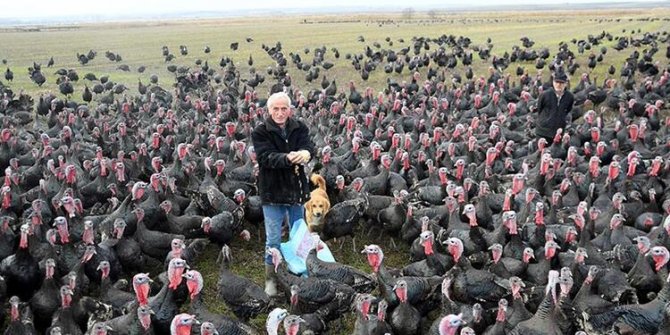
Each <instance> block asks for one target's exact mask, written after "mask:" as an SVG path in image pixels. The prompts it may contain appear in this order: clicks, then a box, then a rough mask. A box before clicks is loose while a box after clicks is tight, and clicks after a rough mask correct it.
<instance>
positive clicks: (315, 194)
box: [305, 174, 330, 232]
mask: <svg viewBox="0 0 670 335" xmlns="http://www.w3.org/2000/svg"><path fill="white" fill-rule="evenodd" d="M310 180H311V181H312V183H313V184H315V185H317V186H318V187H317V188H316V189H314V190H313V191H312V193H310V195H311V199H310V200H309V201H308V202H307V203H305V221H306V222H307V226H308V227H309V231H311V232H315V231H319V230H320V229H321V227H322V225H323V218H324V217H325V216H326V213H328V211H329V210H330V199H329V198H328V194H326V180H325V179H323V177H322V176H321V175H318V174H312V176H311V177H310Z"/></svg>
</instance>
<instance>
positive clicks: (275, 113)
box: [269, 99, 291, 126]
mask: <svg viewBox="0 0 670 335" xmlns="http://www.w3.org/2000/svg"><path fill="white" fill-rule="evenodd" d="M269 112H270V116H271V117H272V121H274V122H275V123H276V124H277V125H278V126H283V125H284V124H285V123H286V120H288V118H289V117H291V107H289V105H288V104H287V102H286V100H284V99H277V100H275V101H274V102H273V104H272V106H270V110H269Z"/></svg>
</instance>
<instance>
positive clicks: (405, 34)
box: [0, 8, 670, 334]
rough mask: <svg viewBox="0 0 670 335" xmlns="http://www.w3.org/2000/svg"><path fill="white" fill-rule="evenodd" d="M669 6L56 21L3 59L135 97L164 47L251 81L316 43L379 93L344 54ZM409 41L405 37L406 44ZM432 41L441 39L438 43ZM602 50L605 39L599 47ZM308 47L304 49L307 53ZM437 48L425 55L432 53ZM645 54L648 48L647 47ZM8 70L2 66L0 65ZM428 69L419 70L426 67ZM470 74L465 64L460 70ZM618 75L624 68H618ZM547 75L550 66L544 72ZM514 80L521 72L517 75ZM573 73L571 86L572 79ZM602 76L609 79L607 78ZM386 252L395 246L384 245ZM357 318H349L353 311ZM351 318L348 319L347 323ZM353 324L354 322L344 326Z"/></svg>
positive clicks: (24, 77) (246, 269)
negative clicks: (116, 86)
mask: <svg viewBox="0 0 670 335" xmlns="http://www.w3.org/2000/svg"><path fill="white" fill-rule="evenodd" d="M667 17H670V9H667V8H663V9H655V10H625V11H624V10H616V11H615V10H612V11H605V12H603V11H583V12H563V11H550V12H528V13H518V12H501V13H480V12H476V13H458V14H452V13H438V15H437V17H436V18H434V19H431V18H429V17H428V16H426V15H425V14H422V13H416V14H415V15H414V18H413V19H412V20H407V19H405V18H403V17H402V14H400V13H395V14H383V13H379V14H366V15H358V16H347V17H341V16H336V15H333V16H318V17H306V16H305V17H303V16H294V17H279V18H270V17H257V18H239V19H226V20H211V19H208V20H200V21H198V20H189V21H175V22H157V21H155V22H147V23H137V22H133V23H104V24H82V25H63V26H53V27H42V26H39V27H20V28H5V29H0V41H1V43H2V47H0V59H5V60H6V61H7V65H6V67H9V68H11V69H12V71H14V76H15V79H14V81H13V82H12V83H7V82H6V81H5V80H4V78H2V81H3V83H5V84H8V85H9V86H10V87H11V88H12V89H13V90H14V91H19V90H23V91H25V92H27V93H30V94H34V95H37V94H40V93H43V92H47V91H52V92H54V93H56V94H57V95H60V93H58V87H57V85H56V84H55V80H56V78H57V75H55V74H54V72H55V71H56V69H59V68H65V69H76V70H77V72H78V73H79V76H80V77H82V78H83V76H84V75H85V74H86V73H89V72H91V73H94V74H96V76H98V77H100V76H101V75H109V77H110V80H112V81H114V82H118V83H125V84H126V86H128V87H130V88H131V91H130V92H129V93H128V94H136V90H137V82H138V80H141V81H142V82H143V83H145V84H146V83H148V82H149V76H150V75H151V74H157V75H158V76H159V78H160V79H159V84H160V85H163V86H169V85H172V84H174V80H173V79H174V75H173V74H171V73H169V72H168V71H167V70H166V66H167V65H168V63H166V62H165V61H164V59H163V57H162V55H161V47H162V46H163V45H166V46H168V47H169V49H170V51H171V52H172V53H173V54H174V55H175V56H176V59H175V60H173V61H172V62H170V63H169V64H176V65H186V66H190V67H192V68H195V67H196V65H195V64H194V63H195V61H196V60H197V59H200V60H202V61H203V62H204V61H208V63H209V65H210V66H211V67H214V68H216V69H219V70H220V68H219V67H218V64H219V60H220V59H221V57H230V58H232V59H233V60H234V62H235V64H236V65H237V67H238V69H240V73H242V77H243V78H248V77H249V68H250V67H249V65H248V64H247V60H248V58H249V57H250V56H251V57H252V58H253V59H254V65H253V67H254V68H256V69H257V70H258V71H259V72H262V73H265V69H266V68H267V67H274V66H275V64H274V62H273V61H272V60H271V58H270V57H269V56H268V55H267V54H266V53H265V52H264V51H263V50H262V49H261V45H263V44H265V45H269V46H274V45H275V44H276V43H277V42H281V43H282V45H283V49H284V53H285V54H289V53H297V54H300V56H301V57H302V59H303V60H311V59H312V57H313V49H314V48H316V47H322V46H325V47H326V48H327V49H328V50H329V52H328V53H326V55H325V59H326V60H328V61H331V62H333V63H334V64H335V66H334V67H333V68H332V69H331V70H329V71H322V74H325V75H327V77H328V78H329V79H332V78H336V79H337V81H338V84H339V87H340V89H344V88H345V84H346V83H347V82H348V81H350V80H353V81H354V82H355V83H357V84H358V87H365V86H371V87H373V88H374V89H375V90H377V91H378V90H381V89H383V88H384V87H385V85H386V79H387V78H388V77H389V75H387V74H385V73H384V72H383V71H382V70H381V69H380V68H378V69H377V71H375V72H373V73H371V75H370V79H369V80H368V81H367V82H364V81H363V80H362V79H361V77H360V75H359V74H358V73H357V72H356V71H355V70H354V69H353V67H352V65H351V63H350V61H348V60H346V59H345V55H346V54H360V53H363V52H364V48H365V47H366V46H371V47H372V48H374V47H373V46H372V43H373V42H378V43H380V44H381V46H382V48H384V49H393V50H396V51H397V50H400V49H401V48H404V47H406V46H409V45H410V44H411V41H412V38H413V37H415V36H422V37H428V38H437V37H439V36H441V35H443V34H446V35H451V34H453V35H455V36H467V37H469V38H470V39H471V40H472V42H473V43H472V45H473V46H484V45H486V43H487V39H488V38H490V39H491V44H492V45H493V48H492V49H491V54H492V55H502V54H503V53H504V52H505V51H510V50H511V48H512V46H514V45H519V46H520V45H521V42H520V41H519V39H520V38H521V37H524V36H526V37H528V38H530V39H532V40H534V41H535V42H536V43H535V46H534V48H535V49H539V48H541V47H547V48H549V50H550V51H551V52H552V55H553V53H555V52H556V50H557V46H558V43H559V42H561V41H564V42H568V43H570V41H571V40H572V39H573V38H575V39H577V40H581V39H586V38H587V37H588V36H589V35H597V34H599V33H601V32H603V31H605V32H609V33H611V34H612V35H614V36H624V37H628V36H634V37H639V36H641V35H642V34H643V33H645V32H667V31H668V30H670V22H669V21H668V20H667V19H664V18H667ZM359 36H363V37H364V39H365V42H359V41H358V38H359ZM247 37H251V38H252V39H253V41H252V42H246V41H245V38H247ZM387 37H388V38H390V41H392V42H393V45H392V46H390V45H389V43H388V42H387V41H386V40H385V39H386V38H387ZM401 39H402V40H404V43H403V42H399V41H400V40H401ZM233 42H239V49H238V50H236V51H233V50H231V49H230V47H229V46H230V44H231V43H233ZM614 42H615V41H612V42H609V41H605V43H604V46H607V47H608V48H609V47H611V46H612V45H613V43H614ZM179 45H186V46H187V47H188V49H189V53H188V55H187V56H181V55H180V54H179V48H178V47H179ZM205 46H209V47H210V48H211V53H209V54H206V53H204V51H203V49H204V48H205ZM431 46H432V47H435V44H433V45H431ZM601 46H602V45H601ZM601 46H596V47H595V48H594V51H595V52H596V53H599V50H600V47H601ZM333 47H334V48H337V49H338V50H339V52H340V54H341V57H340V58H339V59H335V57H334V54H333V52H331V51H330V50H331V48H333ZM306 48H307V49H309V50H310V52H309V53H305V49H306ZM659 48H660V52H659V54H658V55H657V56H656V57H657V59H659V60H661V62H662V63H663V67H665V66H667V62H668V60H667V58H665V57H664V56H663V55H664V53H665V46H659ZM571 49H572V50H573V51H574V52H575V53H576V52H577V51H576V46H575V45H573V44H571ZM89 50H95V51H97V57H96V58H95V59H94V60H92V61H91V62H90V63H89V64H87V65H85V66H82V65H81V64H79V63H78V61H77V58H76V54H77V53H87V52H88V51H89ZM106 51H111V52H114V53H116V54H119V55H121V56H122V57H123V60H122V61H121V62H111V61H109V60H108V59H106V58H105V56H104V54H105V52H106ZM432 51H433V49H431V50H428V51H427V52H432ZM640 51H642V50H640ZM588 52H589V51H587V53H586V54H583V55H579V56H578V61H579V62H580V64H582V67H581V69H580V71H578V73H581V72H582V71H586V70H588V68H587V67H586V65H585V64H586V63H585V61H586V58H587V55H588ZM631 52H632V49H630V48H629V49H626V50H624V51H622V52H617V51H615V50H613V49H611V48H609V50H608V53H607V54H606V56H605V60H604V61H603V63H602V64H599V65H598V66H597V67H596V69H595V71H594V72H595V73H594V75H596V76H598V78H601V79H602V78H604V77H605V76H606V72H605V71H606V69H607V67H609V64H614V65H615V67H616V68H617V71H618V70H619V69H620V65H621V63H622V61H623V59H625V58H626V57H628V55H629V54H630V53H631ZM50 57H53V58H54V61H55V65H54V68H53V69H46V63H47V60H48V59H49V58H50ZM33 62H37V63H41V64H42V65H43V71H44V73H45V74H46V75H47V83H46V84H45V85H44V86H42V87H41V88H40V87H37V85H35V84H34V83H32V82H31V81H30V79H29V78H28V70H27V68H28V67H29V66H32V64H33ZM122 64H126V65H128V66H130V68H131V71H130V72H123V71H121V70H117V67H118V66H119V65H122ZM489 64H490V60H489V61H482V60H480V59H479V58H478V57H477V55H476V54H475V57H474V64H473V68H474V70H475V73H476V74H482V75H485V72H484V71H485V70H486V69H487V68H488V66H489ZM141 65H144V66H146V67H147V70H146V72H144V73H143V74H140V73H138V72H137V68H138V67H139V66H141ZM517 65H520V66H523V67H525V68H527V69H529V70H530V72H531V73H533V74H534V73H535V68H534V64H533V63H525V64H512V65H511V66H510V67H509V68H508V69H507V71H508V72H511V73H512V74H513V73H514V71H515V69H516V67H517ZM0 69H1V70H2V71H3V72H4V71H5V68H4V66H3V67H0ZM289 69H290V73H291V75H292V77H293V78H294V85H295V86H296V87H298V88H300V89H302V90H303V91H307V90H310V89H312V88H316V87H317V86H318V84H319V83H320V79H321V78H319V79H318V80H316V81H315V82H313V83H307V82H305V80H304V73H303V72H302V71H299V70H297V69H296V68H295V67H294V66H292V65H291V64H289ZM425 70H426V68H423V69H422V71H424V72H425ZM456 71H459V72H461V73H463V69H462V68H460V70H459V68H458V67H457V70H456ZM617 73H618V72H617ZM408 75H409V73H408V71H407V70H405V71H404V72H403V73H402V74H400V75H397V74H393V75H391V76H390V77H391V78H393V79H395V80H397V81H402V80H407V79H408V78H409V76H408ZM544 75H545V77H546V76H548V71H546V70H545V71H544ZM513 78H515V76H514V75H513ZM574 79H576V78H573V82H574V81H575V80H574ZM600 82H602V81H600ZM267 83H268V82H267V81H266V83H265V85H264V86H262V87H261V88H260V89H259V92H260V95H261V96H262V95H264V94H265V93H266V92H267ZM85 84H87V85H88V86H91V85H92V84H91V83H90V82H88V81H87V80H83V79H81V80H79V82H77V83H76V84H75V94H74V95H73V97H72V99H75V100H77V101H80V100H81V92H82V90H83V87H84V85H85ZM387 241H388V238H387V237H384V236H381V237H380V236H377V235H375V236H374V237H372V238H370V237H367V236H360V237H359V239H358V249H359V250H360V249H361V248H362V246H363V244H369V243H378V244H380V245H382V246H383V247H385V246H386V245H388V243H386V242H387ZM232 247H233V257H234V263H235V266H234V271H236V272H237V273H239V274H241V275H245V276H248V277H250V278H253V279H254V280H256V281H257V282H258V283H259V284H261V283H262V282H263V270H262V264H261V256H262V252H263V246H262V243H259V242H257V240H256V239H255V236H254V237H253V238H252V240H251V242H236V243H235V244H234V245H233V246H232ZM387 249H388V248H387ZM217 252H218V250H216V248H215V247H214V246H210V248H209V249H208V251H207V253H206V255H205V256H204V257H203V259H202V261H201V262H199V263H198V264H196V265H195V268H196V269H199V270H200V271H201V272H202V273H203V275H204V276H205V282H206V290H207V294H206V297H207V302H208V304H209V306H210V308H211V309H212V310H215V311H219V312H224V313H227V312H226V310H225V306H224V305H223V304H222V303H220V302H217V301H216V299H215V289H216V288H215V285H216V281H217V272H218V265H217V264H216V263H215V262H214V260H215V259H216V256H217ZM334 253H335V257H336V259H337V260H338V261H340V262H342V263H346V264H351V265H354V266H357V267H359V268H361V269H364V270H366V271H368V270H369V268H368V266H367V264H366V263H365V259H364V257H363V256H362V255H361V254H360V253H359V252H353V251H351V246H350V244H346V245H345V248H344V249H343V250H342V251H335V252H334ZM405 255H406V247H405V246H401V249H400V250H399V251H395V252H393V251H390V250H389V252H387V259H386V262H387V263H388V264H389V266H399V265H401V264H404V263H405V262H406V261H407V257H406V256H405ZM349 318H351V317H349ZM348 321H351V320H348ZM252 324H253V325H254V326H257V327H258V328H262V327H263V324H264V318H262V317H261V318H258V319H256V320H253V321H252ZM346 324H347V325H348V327H350V326H352V324H353V322H346ZM334 333H335V334H349V333H351V329H349V328H346V329H342V330H341V331H336V332H334Z"/></svg>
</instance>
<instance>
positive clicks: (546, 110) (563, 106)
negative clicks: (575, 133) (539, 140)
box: [535, 88, 575, 139]
mask: <svg viewBox="0 0 670 335" xmlns="http://www.w3.org/2000/svg"><path fill="white" fill-rule="evenodd" d="M574 103H575V97H574V95H572V92H570V91H568V90H567V89H566V90H565V91H563V96H562V97H561V100H560V101H559V100H558V97H557V96H556V91H554V89H553V88H551V89H549V90H547V91H545V92H544V93H542V95H541V96H540V98H539V99H538V101H537V112H538V116H537V122H536V128H535V133H536V134H537V136H542V137H544V138H549V139H551V138H553V137H554V135H556V130H557V129H558V128H563V129H565V125H566V120H567V119H570V117H569V115H570V112H571V111H572V105H574ZM570 121H571V120H570Z"/></svg>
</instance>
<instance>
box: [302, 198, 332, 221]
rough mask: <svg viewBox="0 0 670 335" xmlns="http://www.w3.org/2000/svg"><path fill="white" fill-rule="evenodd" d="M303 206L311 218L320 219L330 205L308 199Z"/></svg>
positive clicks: (326, 201)
mask: <svg viewBox="0 0 670 335" xmlns="http://www.w3.org/2000/svg"><path fill="white" fill-rule="evenodd" d="M305 206H306V207H307V212H308V213H309V214H310V215H311V216H312V218H317V219H319V218H322V217H324V216H325V215H326V213H328V210H330V203H329V202H328V200H326V199H323V198H320V197H314V198H312V199H310V200H309V201H308V202H307V203H306V204H305Z"/></svg>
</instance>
